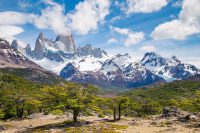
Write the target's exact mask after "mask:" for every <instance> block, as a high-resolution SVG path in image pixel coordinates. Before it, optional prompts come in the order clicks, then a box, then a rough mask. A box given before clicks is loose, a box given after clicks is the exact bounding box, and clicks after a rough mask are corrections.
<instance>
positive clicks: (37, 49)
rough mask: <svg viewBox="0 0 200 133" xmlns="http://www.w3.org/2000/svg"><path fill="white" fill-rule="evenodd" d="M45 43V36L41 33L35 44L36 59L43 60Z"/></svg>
mask: <svg viewBox="0 0 200 133" xmlns="http://www.w3.org/2000/svg"><path fill="white" fill-rule="evenodd" d="M43 41H44V34H43V33H42V32H41V33H40V34H39V36H38V38H37V40H36V43H35V49H34V54H35V58H36V59H42V58H43V57H44V50H43V43H44V42H43Z"/></svg>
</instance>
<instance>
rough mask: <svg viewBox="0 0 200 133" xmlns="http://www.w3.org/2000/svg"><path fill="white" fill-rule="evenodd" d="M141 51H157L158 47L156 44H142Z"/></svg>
mask: <svg viewBox="0 0 200 133" xmlns="http://www.w3.org/2000/svg"><path fill="white" fill-rule="evenodd" d="M140 50H141V51H145V52H155V51H156V48H155V47H154V46H151V45H146V46H142V47H141V48H140Z"/></svg>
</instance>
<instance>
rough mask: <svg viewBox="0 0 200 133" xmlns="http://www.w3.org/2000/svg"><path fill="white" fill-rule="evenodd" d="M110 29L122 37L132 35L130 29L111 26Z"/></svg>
mask: <svg viewBox="0 0 200 133" xmlns="http://www.w3.org/2000/svg"><path fill="white" fill-rule="evenodd" d="M110 29H111V30H112V31H115V32H117V33H119V34H121V35H128V34H129V33H130V30H129V29H126V28H118V27H112V26H110Z"/></svg>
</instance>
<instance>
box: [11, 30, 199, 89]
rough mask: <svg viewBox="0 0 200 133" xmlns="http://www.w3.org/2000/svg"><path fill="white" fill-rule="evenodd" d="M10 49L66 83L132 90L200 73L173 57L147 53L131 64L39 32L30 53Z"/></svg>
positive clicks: (124, 57)
mask: <svg viewBox="0 0 200 133" xmlns="http://www.w3.org/2000/svg"><path fill="white" fill-rule="evenodd" d="M11 47H12V48H14V49H16V50H18V51H19V52H21V53H22V54H23V55H24V56H26V57H28V58H29V59H30V60H32V61H34V62H35V63H37V64H39V65H41V66H42V67H43V68H45V69H47V70H50V71H53V72H55V73H57V74H58V75H60V76H61V77H63V78H65V79H66V80H69V81H74V82H79V83H91V84H95V85H99V86H103V87H112V86H114V87H119V88H132V87H138V86H145V85H149V84H154V83H157V82H166V81H167V82H169V81H173V80H180V79H186V78H188V77H190V76H194V75H196V74H199V73H200V70H199V69H198V68H197V67H195V66H194V65H190V64H185V63H182V62H181V61H180V60H179V59H177V58H176V57H175V56H173V57H171V58H165V57H162V56H161V55H159V54H157V53H154V52H149V53H146V54H145V55H144V57H143V58H142V60H141V61H138V62H135V61H134V58H133V57H131V56H130V55H129V54H124V55H121V54H117V55H115V56H109V55H108V54H107V53H106V52H105V51H104V50H102V49H100V48H93V47H92V45H90V44H88V45H85V46H82V47H78V48H76V45H75V42H74V39H73V36H72V35H70V36H58V37H57V38H56V39H55V41H52V40H50V39H47V38H46V37H44V34H43V33H40V34H39V36H38V38H37V40H36V44H35V49H34V50H33V51H32V50H31V49H30V45H27V46H26V47H21V46H20V44H19V42H18V41H16V40H14V41H13V42H12V44H11Z"/></svg>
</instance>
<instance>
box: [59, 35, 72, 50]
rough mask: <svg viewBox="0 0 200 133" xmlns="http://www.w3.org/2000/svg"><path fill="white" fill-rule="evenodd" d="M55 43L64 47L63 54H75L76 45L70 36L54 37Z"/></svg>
mask: <svg viewBox="0 0 200 133" xmlns="http://www.w3.org/2000/svg"><path fill="white" fill-rule="evenodd" d="M56 41H60V42H62V43H63V44H64V45H65V49H66V50H67V51H65V52H76V45H75V42H74V39H73V36H72V34H71V35H59V36H57V37H56Z"/></svg>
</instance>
